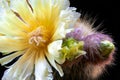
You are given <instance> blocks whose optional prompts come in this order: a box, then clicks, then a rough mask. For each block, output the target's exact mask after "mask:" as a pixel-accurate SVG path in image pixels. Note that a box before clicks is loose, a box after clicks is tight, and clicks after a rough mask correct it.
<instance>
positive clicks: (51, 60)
mask: <svg viewBox="0 0 120 80" xmlns="http://www.w3.org/2000/svg"><path fill="white" fill-rule="evenodd" d="M46 57H47V59H48V61H49V62H50V64H51V65H52V66H53V67H54V68H55V69H56V70H57V71H58V73H59V74H60V76H61V77H62V76H63V75H64V73H63V70H62V68H61V66H60V65H58V64H57V63H56V62H55V59H54V57H53V56H52V55H50V54H46Z"/></svg>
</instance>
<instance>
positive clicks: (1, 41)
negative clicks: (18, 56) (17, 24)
mask: <svg viewBox="0 0 120 80" xmlns="http://www.w3.org/2000/svg"><path fill="white" fill-rule="evenodd" d="M26 47H27V46H26V44H24V43H23V42H22V40H19V38H18V39H17V38H15V37H13V38H11V37H7V36H0V52H8V53H9V52H13V51H20V50H24V49H26Z"/></svg>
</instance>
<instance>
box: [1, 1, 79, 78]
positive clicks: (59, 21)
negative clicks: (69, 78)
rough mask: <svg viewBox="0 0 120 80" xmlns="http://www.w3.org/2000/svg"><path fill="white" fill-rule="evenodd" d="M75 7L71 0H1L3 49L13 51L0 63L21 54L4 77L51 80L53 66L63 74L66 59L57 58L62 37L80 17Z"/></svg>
mask: <svg viewBox="0 0 120 80" xmlns="http://www.w3.org/2000/svg"><path fill="white" fill-rule="evenodd" d="M75 10H76V8H74V7H69V1H68V0H0V52H2V53H3V55H6V54H9V53H11V52H14V53H13V54H10V55H8V56H6V57H3V58H1V59H0V63H1V64H2V65H5V64H7V63H9V62H11V61H12V60H13V59H15V58H16V57H18V56H21V57H20V58H19V59H18V60H17V61H16V62H15V63H14V64H13V65H11V66H10V67H9V69H7V70H6V71H5V73H4V76H3V78H2V80H52V79H53V76H52V68H51V66H53V68H55V69H56V70H57V71H58V73H59V74H60V76H61V77H62V76H63V75H64V73H63V70H62V68H61V66H60V65H59V64H62V63H64V61H62V60H57V59H58V58H59V54H60V53H59V50H60V49H61V46H62V42H63V40H62V39H63V38H64V37H65V35H66V32H68V31H69V29H70V28H72V27H73V25H74V22H75V21H76V20H77V19H78V18H79V16H80V14H79V13H77V12H75ZM56 62H57V63H56ZM58 63H59V64H58ZM50 65H51V66H50Z"/></svg>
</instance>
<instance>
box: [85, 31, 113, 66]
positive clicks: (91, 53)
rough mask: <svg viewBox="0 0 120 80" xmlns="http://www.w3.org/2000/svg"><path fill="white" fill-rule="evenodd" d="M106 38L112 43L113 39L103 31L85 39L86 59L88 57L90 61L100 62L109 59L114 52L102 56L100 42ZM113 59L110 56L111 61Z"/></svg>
mask: <svg viewBox="0 0 120 80" xmlns="http://www.w3.org/2000/svg"><path fill="white" fill-rule="evenodd" d="M105 40H107V41H110V42H111V43H112V41H113V40H112V39H111V38H110V37H109V36H108V35H104V34H101V33H95V34H91V35H88V36H87V37H85V38H84V39H83V41H84V42H85V46H84V50H85V51H86V52H87V54H86V59H88V61H90V62H93V63H97V64H98V63H99V62H104V61H105V60H107V59H109V57H110V54H111V53H112V52H111V53H110V54H109V55H108V56H107V57H104V56H102V54H103V53H102V52H101V47H100V43H101V42H102V41H105ZM111 59H112V58H110V60H109V61H112V60H111Z"/></svg>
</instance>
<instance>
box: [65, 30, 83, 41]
mask: <svg viewBox="0 0 120 80" xmlns="http://www.w3.org/2000/svg"><path fill="white" fill-rule="evenodd" d="M66 37H67V38H74V39H75V40H77V41H80V40H82V38H83V35H82V31H81V29H80V28H75V29H74V30H73V31H71V32H70V33H67V34H66Z"/></svg>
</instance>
